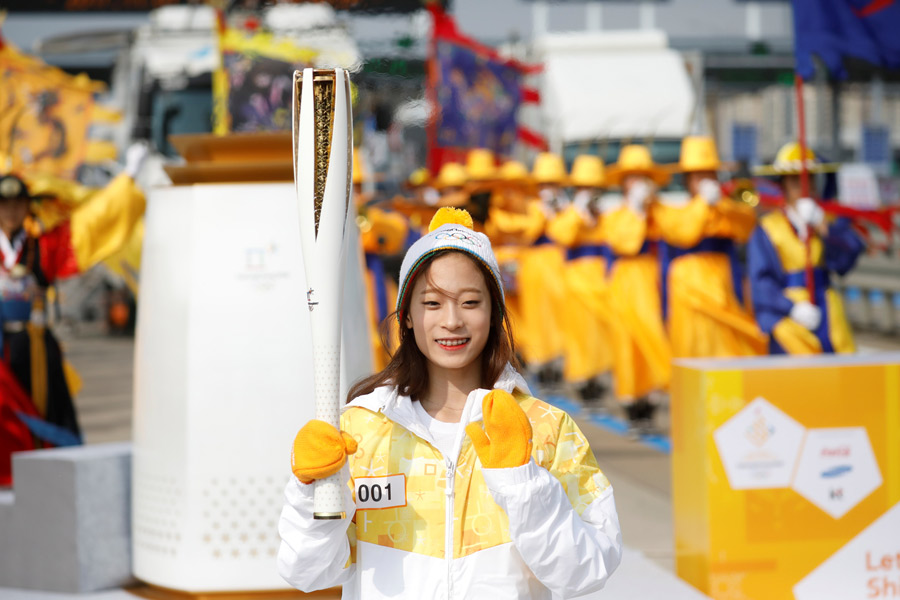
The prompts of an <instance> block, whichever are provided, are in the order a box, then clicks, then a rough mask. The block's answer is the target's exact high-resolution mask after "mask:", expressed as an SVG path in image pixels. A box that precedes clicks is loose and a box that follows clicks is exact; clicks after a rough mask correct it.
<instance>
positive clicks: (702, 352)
mask: <svg viewBox="0 0 900 600" xmlns="http://www.w3.org/2000/svg"><path fill="white" fill-rule="evenodd" d="M653 220H654V221H655V223H656V224H657V226H658V227H659V232H660V236H661V238H662V240H663V241H664V242H666V243H667V244H668V245H669V246H670V248H669V249H668V250H669V251H671V253H673V254H676V255H677V258H674V259H673V260H671V262H670V263H669V267H668V276H667V280H668V281H667V282H666V286H667V290H668V306H667V313H668V330H669V341H670V342H671V344H672V356H673V357H674V358H691V357H728V356H758V355H761V354H765V353H766V352H767V347H768V337H767V336H766V335H765V334H764V333H763V332H762V331H760V329H759V327H757V325H756V321H755V320H754V319H753V317H752V316H751V315H750V314H749V313H748V312H747V311H746V310H744V307H743V306H742V305H741V303H740V301H739V300H738V298H737V296H736V295H735V291H734V278H733V277H732V270H731V258H730V256H729V254H728V253H727V252H728V251H729V249H730V248H729V246H730V245H731V244H734V243H746V241H747V240H748V239H749V237H750V234H751V233H752V232H753V228H754V226H755V224H756V215H755V213H754V211H753V208H752V207H750V206H747V205H744V204H740V203H738V202H735V201H734V200H731V199H728V198H723V199H722V200H720V201H719V202H718V203H716V204H715V205H710V204H709V203H708V202H706V201H705V200H704V199H703V198H702V197H700V196H695V197H694V198H693V199H692V200H691V201H690V202H688V203H687V204H686V205H684V206H668V205H664V204H659V203H657V204H655V205H654V207H653ZM685 251H687V252H686V253H685Z"/></svg>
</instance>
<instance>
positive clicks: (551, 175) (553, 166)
mask: <svg viewBox="0 0 900 600" xmlns="http://www.w3.org/2000/svg"><path fill="white" fill-rule="evenodd" d="M531 177H532V178H533V179H534V181H535V183H538V184H541V183H545V184H553V183H555V184H557V185H565V184H566V179H567V176H566V165H565V163H564V162H563V159H562V156H560V155H559V154H553V153H552V152H541V153H540V154H538V155H537V158H535V159H534V166H533V167H532V169H531Z"/></svg>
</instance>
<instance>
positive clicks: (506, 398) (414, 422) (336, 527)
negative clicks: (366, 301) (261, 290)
mask: <svg viewBox="0 0 900 600" xmlns="http://www.w3.org/2000/svg"><path fill="white" fill-rule="evenodd" d="M397 310H398V317H399V321H400V324H401V326H402V330H401V331H402V333H401V341H400V348H399V350H398V351H397V353H396V354H395V355H394V357H393V358H392V360H391V363H390V364H389V365H388V367H387V368H386V369H385V370H384V371H381V372H379V373H377V374H375V375H373V376H371V377H369V378H367V379H365V380H363V381H362V382H360V383H359V384H357V385H355V386H354V387H353V389H352V390H351V391H350V402H349V403H348V404H347V406H346V407H345V408H344V410H343V414H342V416H341V425H340V427H341V431H338V430H337V429H336V428H334V427H332V426H330V425H327V424H325V423H324V422H322V421H316V420H313V421H310V422H309V423H307V424H306V425H305V426H304V427H303V428H302V429H301V430H300V432H299V433H298V434H297V437H296V439H295V441H294V448H293V453H292V461H291V468H292V471H293V474H294V477H292V478H291V480H290V481H289V482H288V484H287V488H286V490H285V497H286V500H287V503H286V505H285V507H284V509H283V511H282V515H281V520H280V523H279V533H280V535H281V539H282V543H281V548H280V550H279V553H278V568H279V572H280V573H281V575H282V576H283V577H284V578H285V579H286V580H287V581H288V582H290V583H291V584H292V585H294V586H295V587H298V588H300V589H301V590H303V591H312V590H317V589H323V588H328V587H332V586H336V585H342V586H343V597H344V598H354V599H356V598H362V599H367V598H398V597H404V598H487V597H492V598H523V597H527V598H533V599H548V600H549V599H550V598H551V597H570V596H578V595H582V594H586V593H589V592H592V591H594V590H597V589H599V588H601V587H603V585H604V584H605V583H606V581H607V580H608V579H609V577H610V575H611V574H612V572H613V571H614V570H615V568H616V566H617V565H618V563H619V561H620V558H621V553H622V540H621V533H620V529H619V524H618V518H617V514H616V509H615V502H614V499H613V490H612V487H611V486H610V484H609V481H608V480H607V479H606V477H605V476H604V475H603V473H602V472H601V471H600V469H599V467H598V465H597V462H596V459H595V458H594V454H593V452H592V451H591V449H590V446H589V444H588V442H587V440H586V439H585V437H584V435H583V434H582V433H581V431H580V430H579V429H578V426H577V425H576V424H575V422H574V421H573V420H572V419H571V418H570V417H569V416H568V415H567V414H566V413H564V412H563V411H561V410H559V409H557V408H554V407H552V406H550V405H548V404H546V403H544V402H542V401H540V400H538V399H536V398H534V397H532V396H531V394H530V392H529V390H528V385H527V384H526V382H525V380H524V379H523V378H522V376H521V375H519V373H518V372H517V371H516V369H515V367H514V362H515V356H514V345H513V341H512V339H511V336H510V332H509V323H508V321H507V319H506V317H505V313H504V300H503V287H502V283H501V279H500V273H499V269H498V266H497V261H496V260H495V258H494V255H493V252H492V250H491V243H490V240H489V239H488V238H487V236H485V235H483V234H480V233H477V232H475V231H474V230H473V229H472V220H471V217H469V216H468V214H467V213H465V212H464V211H454V210H452V209H442V210H441V211H440V212H439V213H438V214H437V215H436V217H435V220H434V222H433V223H432V227H431V231H430V233H428V234H427V235H425V236H424V237H423V238H422V239H420V240H419V241H418V242H416V244H415V245H414V246H413V247H412V248H410V250H409V252H408V253H407V255H406V258H405V259H404V261H403V267H402V272H401V286H400V297H399V298H398V302H397ZM336 473H340V474H341V476H342V477H343V478H344V479H345V480H346V481H348V487H347V489H346V494H345V502H344V504H345V510H346V516H345V517H344V518H341V519H335V520H327V521H321V520H320V521H315V520H314V519H313V493H312V491H313V486H312V485H310V482H313V481H315V480H318V479H321V478H323V477H327V476H330V475H333V474H336ZM536 500H539V501H536Z"/></svg>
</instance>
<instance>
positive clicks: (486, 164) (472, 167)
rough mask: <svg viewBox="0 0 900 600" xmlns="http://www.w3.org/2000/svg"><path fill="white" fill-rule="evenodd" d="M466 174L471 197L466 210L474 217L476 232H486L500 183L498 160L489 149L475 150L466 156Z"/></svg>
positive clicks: (467, 190)
mask: <svg viewBox="0 0 900 600" xmlns="http://www.w3.org/2000/svg"><path fill="white" fill-rule="evenodd" d="M466 174H467V176H468V183H467V184H466V192H467V193H468V195H469V198H468V201H467V202H466V204H465V209H466V210H467V211H468V212H469V214H470V215H472V220H473V221H474V223H475V231H479V232H482V233H483V232H484V224H485V222H486V221H487V220H488V210H489V208H490V202H491V196H492V195H493V193H494V188H495V187H496V186H497V184H498V183H499V180H498V169H497V159H496V157H495V156H494V153H493V152H491V151H490V150H488V149H487V148H473V149H472V150H469V153H468V154H467V155H466Z"/></svg>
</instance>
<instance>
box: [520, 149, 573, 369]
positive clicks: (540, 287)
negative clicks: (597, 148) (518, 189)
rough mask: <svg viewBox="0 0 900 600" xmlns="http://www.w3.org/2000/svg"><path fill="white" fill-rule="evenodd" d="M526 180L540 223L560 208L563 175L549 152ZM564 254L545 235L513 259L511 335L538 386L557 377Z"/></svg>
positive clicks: (557, 159) (557, 158)
mask: <svg viewBox="0 0 900 600" xmlns="http://www.w3.org/2000/svg"><path fill="white" fill-rule="evenodd" d="M531 178H532V180H533V181H534V183H535V185H536V186H537V193H538V197H537V198H536V199H535V201H534V202H536V203H537V204H536V205H535V209H538V208H539V209H540V211H541V212H542V213H543V217H544V219H545V220H549V219H551V218H552V217H554V216H555V215H556V213H557V212H558V211H559V210H561V209H563V208H565V206H566V205H567V204H568V198H567V196H566V194H565V192H564V190H563V188H564V186H565V185H566V183H567V179H568V176H567V174H566V167H565V164H564V163H563V160H562V157H561V156H559V155H556V154H551V153H549V152H542V153H541V154H539V155H538V156H537V158H536V159H535V161H534V166H533V167H532V173H531ZM564 261H565V252H564V251H563V249H562V248H561V247H560V246H558V245H557V244H555V243H554V242H553V240H551V239H550V238H549V237H547V235H545V234H543V233H542V234H541V235H540V237H538V239H537V240H535V242H534V243H533V244H532V246H531V247H529V248H527V249H524V250H523V251H522V253H521V255H520V257H519V278H518V280H519V289H520V294H519V308H520V309H521V323H520V326H519V328H518V331H517V333H516V335H517V336H518V337H519V338H520V339H521V342H522V344H521V350H522V356H523V357H524V358H525V362H526V363H527V364H528V368H529V370H531V371H533V372H536V373H537V374H538V379H539V380H540V381H541V382H542V383H557V382H559V381H560V380H561V379H562V369H561V365H560V364H559V363H560V360H561V359H562V357H563V335H562V321H561V317H560V311H561V310H562V308H563V302H564V298H565V293H564V292H563V278H562V272H563V268H562V267H563V262H564Z"/></svg>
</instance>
